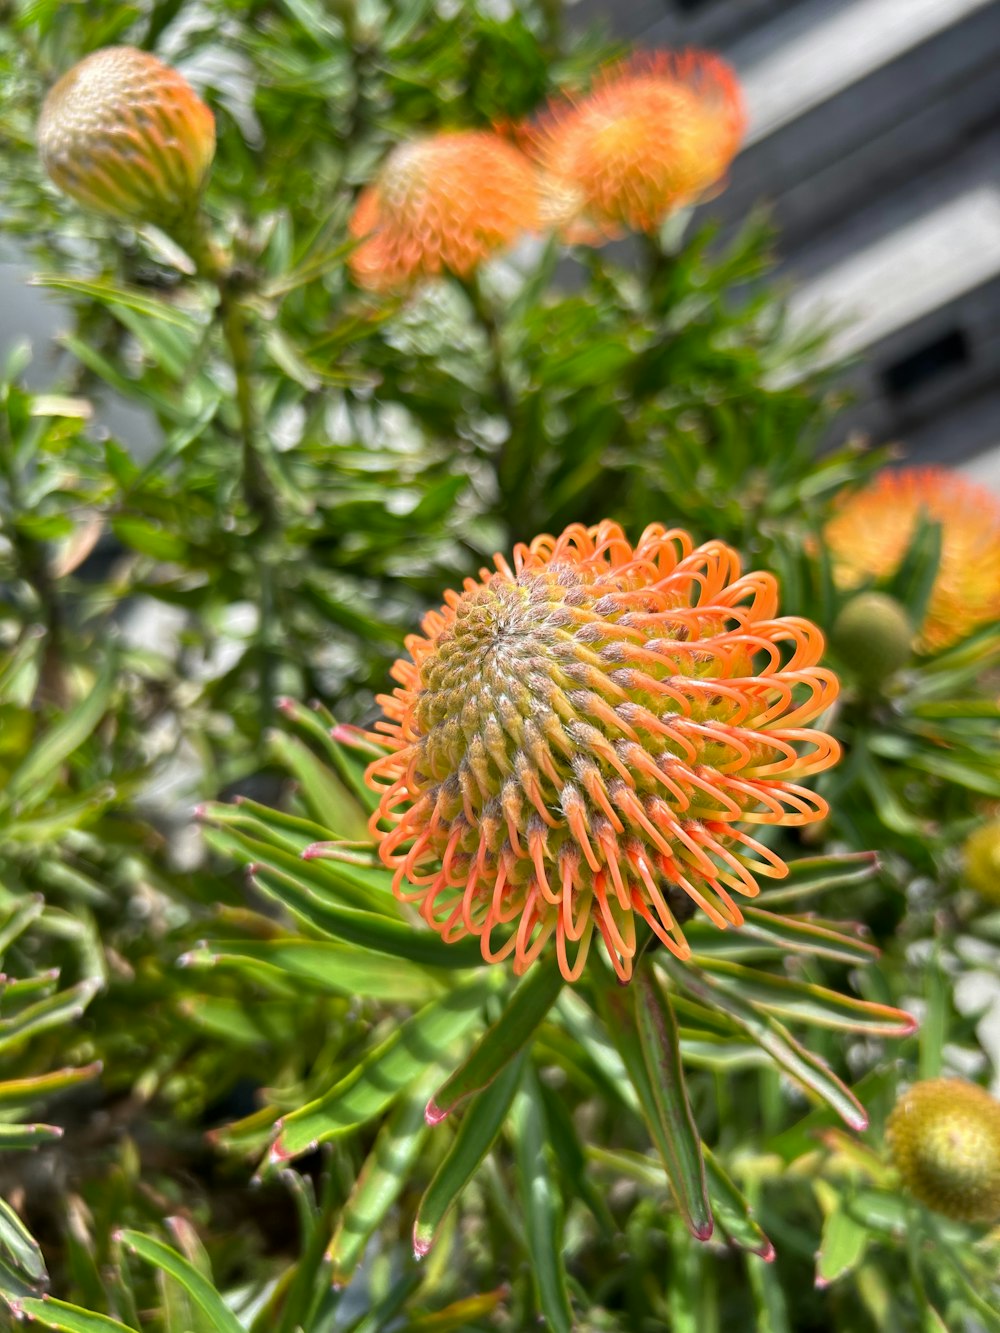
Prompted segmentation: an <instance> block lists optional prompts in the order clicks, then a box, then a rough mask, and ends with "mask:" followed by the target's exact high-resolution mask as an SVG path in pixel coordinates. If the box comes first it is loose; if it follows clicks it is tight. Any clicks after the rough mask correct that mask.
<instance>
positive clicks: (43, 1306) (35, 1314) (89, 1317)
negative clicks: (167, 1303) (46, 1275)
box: [10, 1296, 136, 1333]
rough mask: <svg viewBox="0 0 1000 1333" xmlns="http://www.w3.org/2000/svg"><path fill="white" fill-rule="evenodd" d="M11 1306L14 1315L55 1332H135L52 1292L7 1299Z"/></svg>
mask: <svg viewBox="0 0 1000 1333" xmlns="http://www.w3.org/2000/svg"><path fill="white" fill-rule="evenodd" d="M10 1308H11V1310H12V1311H13V1313H14V1314H16V1315H18V1316H27V1318H28V1319H34V1320H37V1321H38V1323H40V1324H42V1325H44V1327H45V1328H54V1329H56V1330H57V1331H58V1333H136V1330H135V1329H132V1328H130V1327H129V1326H128V1324H120V1323H119V1322H118V1320H117V1319H109V1318H108V1317H107V1315H103V1314H93V1313H91V1312H88V1311H87V1310H81V1309H80V1307H79V1306H78V1305H67V1304H66V1302H65V1301H57V1300H56V1299H55V1297H53V1296H42V1297H41V1298H40V1299H35V1298H34V1297H27V1296H26V1297H24V1298H23V1299H22V1300H19V1301H12V1302H11V1307H10Z"/></svg>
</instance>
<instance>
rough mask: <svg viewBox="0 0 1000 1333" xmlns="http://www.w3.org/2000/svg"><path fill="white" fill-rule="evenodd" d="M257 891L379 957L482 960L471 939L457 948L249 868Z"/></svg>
mask: <svg viewBox="0 0 1000 1333" xmlns="http://www.w3.org/2000/svg"><path fill="white" fill-rule="evenodd" d="M251 879H252V882H253V884H254V886H255V887H256V888H258V889H259V890H260V891H261V893H263V894H264V895H265V896H266V897H268V898H271V899H272V900H273V901H275V902H279V903H281V904H282V906H284V907H286V908H287V909H288V911H289V912H291V913H292V914H293V915H294V916H297V917H298V918H299V920H301V921H305V922H307V923H308V924H309V925H311V926H313V927H314V928H315V929H316V930H318V931H320V932H321V933H322V934H324V935H332V936H333V937H334V938H335V939H341V940H346V941H347V942H348V943H349V944H359V945H361V946H362V947H364V948H366V949H374V950H375V951H376V952H377V953H384V954H389V955H391V956H392V957H394V958H409V959H411V960H412V961H413V962H415V963H426V964H428V966H430V967H443V968H449V969H451V968H462V969H465V968H472V967H482V966H483V957H482V954H481V953H480V951H479V944H478V941H476V940H475V939H469V940H458V941H457V942H456V943H455V944H445V943H444V941H443V940H442V939H441V938H440V937H439V936H437V935H435V934H433V933H432V932H431V931H429V930H424V929H423V928H422V927H420V926H410V925H408V924H406V923H404V922H401V921H392V920H390V919H389V918H388V917H384V916H376V914H375V913H374V912H356V911H354V910H353V909H352V908H349V907H337V906H335V905H334V904H333V903H327V902H324V901H322V899H320V898H319V897H318V896H317V895H316V894H315V893H313V892H312V891H311V890H309V889H307V888H305V887H304V886H303V885H302V884H300V883H299V882H298V881H297V880H294V879H292V878H291V877H290V876H289V875H283V874H281V873H279V872H278V871H276V870H270V869H267V868H265V867H263V866H255V867H253V873H252V875H251Z"/></svg>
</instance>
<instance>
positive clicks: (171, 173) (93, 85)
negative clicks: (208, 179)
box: [38, 46, 215, 231]
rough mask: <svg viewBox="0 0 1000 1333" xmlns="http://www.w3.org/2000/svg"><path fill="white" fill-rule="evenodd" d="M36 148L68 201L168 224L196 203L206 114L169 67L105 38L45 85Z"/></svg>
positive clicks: (204, 165) (205, 156)
mask: <svg viewBox="0 0 1000 1333" xmlns="http://www.w3.org/2000/svg"><path fill="white" fill-rule="evenodd" d="M38 148H39V152H40V153H41V158H42V162H43V163H44V165H45V170H46V171H47V172H48V174H49V176H51V178H52V180H53V181H54V182H55V184H56V185H58V186H59V188H60V189H61V190H65V192H66V193H67V194H68V195H70V196H71V197H72V198H73V199H75V200H76V201H77V203H80V204H83V205H84V206H85V207H87V208H93V209H96V210H97V211H99V212H102V213H108V214H111V215H112V216H113V217H116V218H119V219H121V220H123V221H127V222H153V223H156V224H157V225H158V226H160V227H163V228H164V229H165V230H167V231H169V230H171V228H173V227H176V226H177V225H178V224H179V223H180V222H182V221H183V220H184V219H185V218H186V217H187V216H189V215H190V212H191V210H192V208H193V207H194V206H195V205H196V204H197V201H198V196H199V195H200V193H201V188H202V185H203V183H204V180H205V176H206V174H207V172H208V169H209V167H210V166H211V163H212V158H213V157H214V155H215V120H214V118H213V116H212V113H211V111H210V110H209V108H208V107H207V106H206V105H205V103H204V102H203V101H202V100H201V98H200V97H199V96H198V95H197V93H196V92H195V91H194V89H193V88H192V87H191V86H190V84H188V82H187V81H186V80H185V79H183V78H182V77H181V75H180V74H178V73H177V71H176V70H174V69H171V68H170V67H169V65H164V64H163V62H162V61H160V60H157V59H156V57H155V56H151V55H149V54H148V52H146V51H138V50H136V49H135V48H134V47H131V46H109V47H106V48H105V49H104V50H102V51H95V52H94V53H93V54H92V55H89V56H87V57H86V59H84V60H81V61H80V62H79V64H77V65H74V66H73V68H72V69H71V70H70V71H69V73H68V74H65V75H64V76H63V77H62V78H61V79H60V80H59V82H58V83H57V84H56V85H55V87H54V88H53V89H52V90H51V92H50V93H49V95H48V97H47V98H46V99H45V105H44V106H43V107H42V114H41V118H40V120H39V122H38Z"/></svg>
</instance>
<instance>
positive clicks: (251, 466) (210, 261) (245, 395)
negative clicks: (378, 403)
mask: <svg viewBox="0 0 1000 1333" xmlns="http://www.w3.org/2000/svg"><path fill="white" fill-rule="evenodd" d="M175 239H177V240H178V241H179V242H180V243H181V244H182V245H183V246H184V248H185V249H186V250H187V252H188V253H189V254H190V255H191V258H192V259H193V260H194V262H195V267H196V270H197V273H198V276H199V277H200V278H202V279H203V280H204V281H206V282H211V283H212V285H213V286H214V287H215V289H216V291H217V293H218V298H219V322H220V326H221V329H222V337H223V340H224V342H225V344H226V349H227V351H228V353H229V361H230V364H231V366H232V369H233V375H234V377H235V380H236V411H237V415H238V417H239V436H240V454H241V459H240V477H241V483H242V488H243V498H244V501H245V503H246V507H247V509H248V510H249V511H250V514H251V515H252V516H253V517H254V518H255V519H256V530H255V532H254V534H253V541H252V543H251V549H252V552H253V557H252V558H253V561H254V566H255V568H256V572H257V582H258V587H259V590H260V593H259V606H258V626H257V647H258V652H259V655H260V729H261V731H262V732H263V731H264V730H265V728H266V727H267V726H268V724H269V722H270V720H271V716H272V713H273V708H274V696H275V692H276V691H275V676H276V671H277V660H276V658H275V654H274V651H273V648H272V646H271V638H270V626H271V622H272V620H273V617H274V607H275V585H274V565H273V559H272V557H273V553H274V548H275V542H274V539H275V537H276V536H277V535H278V534H279V532H280V522H279V515H278V510H277V506H276V504H275V497H274V491H273V488H272V486H271V482H270V479H269V477H268V475H267V470H266V468H265V467H264V462H263V457H262V446H261V439H260V422H259V420H258V416H257V408H256V404H255V402H254V393H253V343H252V340H251V333H250V324H249V320H248V317H247V310H246V306H245V305H244V303H243V302H242V301H241V300H240V295H239V288H238V282H237V277H236V273H235V270H234V267H233V264H232V261H231V259H230V257H229V256H228V255H226V254H224V253H223V252H222V251H221V250H220V249H219V248H218V247H217V246H216V245H215V244H214V243H213V241H212V240H211V238H210V237H209V235H208V232H207V227H206V223H205V219H204V215H203V214H201V213H200V212H199V213H198V214H197V215H196V216H195V218H194V219H193V220H192V222H191V223H190V224H189V225H188V227H187V228H186V229H185V231H184V234H183V235H180V234H179V235H177V236H176V238H175Z"/></svg>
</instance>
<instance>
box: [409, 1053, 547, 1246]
mask: <svg viewBox="0 0 1000 1333" xmlns="http://www.w3.org/2000/svg"><path fill="white" fill-rule="evenodd" d="M526 1059H527V1053H526V1052H525V1051H524V1050H522V1051H521V1052H520V1053H519V1054H518V1055H516V1056H515V1057H514V1059H513V1060H511V1061H510V1062H509V1063H508V1064H507V1066H506V1068H504V1069H502V1070H501V1071H500V1072H499V1073H498V1074H497V1076H496V1078H495V1079H494V1080H493V1081H492V1082H491V1083H490V1084H489V1086H488V1087H486V1088H484V1089H483V1090H482V1092H480V1093H478V1094H477V1095H476V1096H475V1097H474V1098H473V1100H472V1101H471V1102H470V1103H469V1105H468V1106H467V1107H466V1109H465V1113H464V1115H463V1116H462V1123H461V1124H460V1125H459V1127H458V1133H457V1134H456V1135H455V1138H454V1141H453V1142H452V1145H451V1147H450V1148H449V1149H448V1152H447V1153H446V1155H445V1158H444V1161H443V1162H442V1163H441V1165H440V1166H439V1167H438V1169H437V1171H436V1172H435V1173H434V1178H433V1179H432V1180H431V1183H430V1185H428V1187H427V1191H426V1193H425V1194H424V1197H423V1198H422V1199H421V1201H420V1206H419V1207H418V1209H417V1217H416V1221H415V1222H414V1226H413V1250H414V1253H415V1254H416V1256H417V1258H421V1257H422V1256H423V1255H425V1254H426V1253H427V1251H428V1250H429V1249H430V1248H431V1246H432V1245H433V1243H434V1240H435V1237H436V1235H437V1233H438V1231H439V1229H440V1227H441V1224H442V1223H443V1221H444V1219H445V1217H446V1216H447V1215H448V1212H449V1210H450V1209H451V1207H452V1205H453V1204H454V1203H455V1201H456V1200H457V1199H458V1196H459V1195H460V1194H461V1192H462V1190H463V1189H464V1188H465V1186H466V1185H467V1184H468V1183H469V1181H470V1180H471V1179H472V1177H473V1176H474V1175H475V1173H476V1171H477V1169H478V1168H479V1165H480V1163H481V1162H482V1160H483V1158H484V1157H485V1156H486V1154H487V1153H488V1152H489V1150H490V1148H492V1146H493V1144H494V1142H495V1141H496V1138H497V1135H498V1134H499V1133H500V1130H501V1129H502V1128H503V1123H504V1120H505V1119H506V1117H507V1112H508V1111H509V1110H510V1107H511V1103H512V1102H513V1100H514V1094H515V1092H516V1091H517V1087H518V1084H519V1082H520V1080H521V1074H522V1072H523V1070H524V1062H525V1060H526Z"/></svg>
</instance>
